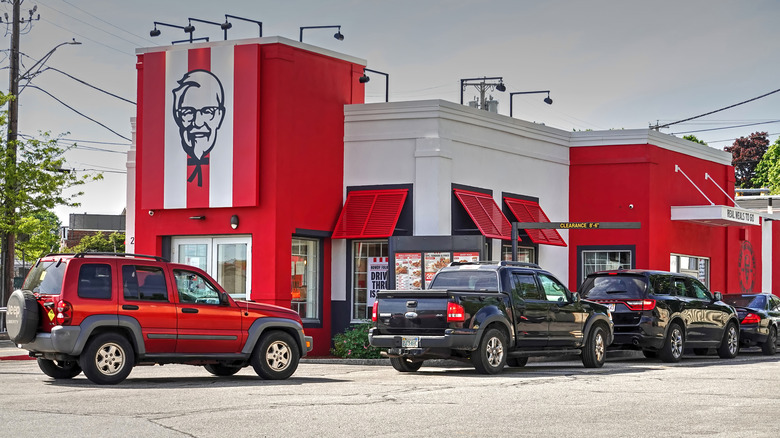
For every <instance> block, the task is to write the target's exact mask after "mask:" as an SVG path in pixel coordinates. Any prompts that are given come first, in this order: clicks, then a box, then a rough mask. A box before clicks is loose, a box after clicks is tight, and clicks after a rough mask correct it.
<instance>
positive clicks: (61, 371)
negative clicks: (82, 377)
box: [38, 358, 81, 380]
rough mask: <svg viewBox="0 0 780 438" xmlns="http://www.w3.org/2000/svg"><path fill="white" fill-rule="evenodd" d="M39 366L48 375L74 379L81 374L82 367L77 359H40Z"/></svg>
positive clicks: (56, 377) (54, 377)
mask: <svg viewBox="0 0 780 438" xmlns="http://www.w3.org/2000/svg"><path fill="white" fill-rule="evenodd" d="M38 368H40V369H41V371H43V374H46V375H47V376H49V377H51V378H53V379H57V380H61V379H72V378H74V377H76V376H78V375H79V374H81V367H80V366H79V364H78V362H77V361H75V360H49V359H40V358H39V359H38Z"/></svg>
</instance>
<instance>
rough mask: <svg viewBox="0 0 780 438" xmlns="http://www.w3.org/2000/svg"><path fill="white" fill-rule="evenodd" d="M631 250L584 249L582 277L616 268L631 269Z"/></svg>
mask: <svg viewBox="0 0 780 438" xmlns="http://www.w3.org/2000/svg"><path fill="white" fill-rule="evenodd" d="M631 254H632V252H631V251H628V250H620V251H610V250H597V251H582V279H583V280H584V278H585V277H587V276H588V274H592V273H594V272H598V271H609V270H615V269H631Z"/></svg>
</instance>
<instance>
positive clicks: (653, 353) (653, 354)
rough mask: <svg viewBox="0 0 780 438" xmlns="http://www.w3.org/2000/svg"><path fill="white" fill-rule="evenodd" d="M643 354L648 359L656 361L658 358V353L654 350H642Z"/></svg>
mask: <svg viewBox="0 0 780 438" xmlns="http://www.w3.org/2000/svg"><path fill="white" fill-rule="evenodd" d="M642 354H644V355H645V357H646V358H648V359H656V358H658V352H657V351H653V350H642Z"/></svg>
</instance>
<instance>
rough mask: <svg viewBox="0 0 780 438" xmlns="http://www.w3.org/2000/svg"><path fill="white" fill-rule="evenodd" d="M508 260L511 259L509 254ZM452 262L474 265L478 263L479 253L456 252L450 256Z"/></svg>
mask: <svg viewBox="0 0 780 438" xmlns="http://www.w3.org/2000/svg"><path fill="white" fill-rule="evenodd" d="M510 259H511V254H510ZM452 261H453V262H475V263H476V262H478V261H479V253H478V252H456V253H453V254H452Z"/></svg>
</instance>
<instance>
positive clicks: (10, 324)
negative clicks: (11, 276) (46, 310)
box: [5, 290, 40, 344]
mask: <svg viewBox="0 0 780 438" xmlns="http://www.w3.org/2000/svg"><path fill="white" fill-rule="evenodd" d="M39 320H40V312H39V310H38V301H36V300H35V295H33V294H32V292H30V291H26V290H25V291H23V290H15V291H13V293H12V294H11V296H10V297H9V298H8V305H7V307H6V315H5V326H6V329H7V331H8V337H9V338H11V341H13V343H14V344H27V343H29V342H32V340H33V339H35V332H36V330H37V329H38V322H39Z"/></svg>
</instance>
